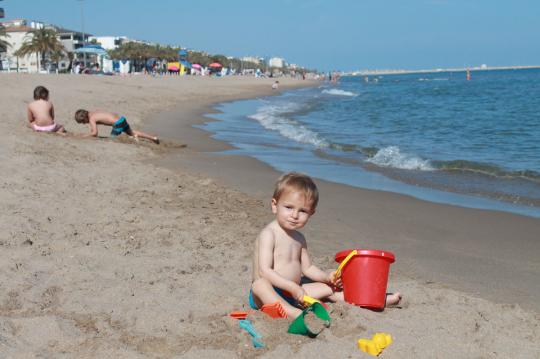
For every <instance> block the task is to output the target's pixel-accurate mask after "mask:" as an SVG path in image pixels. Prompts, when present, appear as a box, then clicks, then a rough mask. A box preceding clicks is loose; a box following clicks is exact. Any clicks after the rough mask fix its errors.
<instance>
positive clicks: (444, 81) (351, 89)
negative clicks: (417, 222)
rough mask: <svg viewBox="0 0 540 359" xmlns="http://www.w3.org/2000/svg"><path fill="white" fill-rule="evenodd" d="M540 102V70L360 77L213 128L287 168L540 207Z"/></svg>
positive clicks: (513, 206)
mask: <svg viewBox="0 0 540 359" xmlns="http://www.w3.org/2000/svg"><path fill="white" fill-rule="evenodd" d="M539 108H540V70H513V71H482V72H479V71H478V72H472V80H471V81H466V80H465V74H464V73H432V74H408V75H393V76H384V77H377V78H370V79H369V81H368V82H366V81H365V80H364V78H359V77H349V78H343V79H341V81H340V83H339V84H337V85H331V84H329V83H321V86H320V87H317V88H309V89H301V90H295V91H291V92H287V93H284V94H283V95H280V96H275V97H269V98H260V99H256V100H247V101H238V102H233V103H226V104H221V105H219V106H218V107H217V109H218V110H220V111H221V113H219V114H215V115H211V117H212V118H216V119H219V120H221V121H217V122H210V123H207V124H205V125H203V126H201V127H202V128H204V129H206V130H208V131H211V132H213V133H215V136H214V137H215V138H217V139H219V140H223V141H226V142H229V143H231V144H233V145H234V146H235V147H236V149H235V150H232V151H229V153H236V154H241V155H247V156H252V157H255V158H257V159H259V160H262V161H264V162H266V163H268V164H270V165H271V166H273V167H275V168H276V169H278V170H280V171H288V170H297V171H302V172H306V173H308V174H311V175H313V176H316V177H319V178H323V179H326V180H330V181H335V182H340V183H345V184H349V185H353V186H357V187H362V188H370V189H379V190H385V191H393V192H398V193H404V194H409V195H412V196H415V197H418V198H421V199H426V200H431V201H435V202H442V203H450V204H457V205H462V206H467V207H475V208H489V209H497V210H503V211H510V212H514V213H521V214H526V215H531V216H535V217H540V145H539V143H540V118H539V116H538V115H537V114H536V110H537V109H539Z"/></svg>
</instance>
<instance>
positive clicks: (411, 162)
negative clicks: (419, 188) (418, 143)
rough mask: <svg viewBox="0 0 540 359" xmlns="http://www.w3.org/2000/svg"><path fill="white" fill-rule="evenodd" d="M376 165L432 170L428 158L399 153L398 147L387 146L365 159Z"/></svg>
mask: <svg viewBox="0 0 540 359" xmlns="http://www.w3.org/2000/svg"><path fill="white" fill-rule="evenodd" d="M367 161H368V162H371V163H373V164H376V165H377V166H381V167H393V168H401V169H406V170H421V171H433V170H434V168H433V167H432V166H431V164H430V162H429V161H428V160H424V159H422V158H419V157H416V156H412V155H408V154H405V153H401V151H400V150H399V147H397V146H389V147H385V148H382V149H380V150H379V151H378V152H377V153H376V154H375V156H373V157H372V158H370V159H368V160H367Z"/></svg>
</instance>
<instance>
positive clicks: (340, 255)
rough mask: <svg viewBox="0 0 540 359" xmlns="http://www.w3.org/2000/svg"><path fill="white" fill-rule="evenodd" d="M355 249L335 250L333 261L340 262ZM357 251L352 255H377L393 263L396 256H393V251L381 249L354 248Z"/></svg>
mask: <svg viewBox="0 0 540 359" xmlns="http://www.w3.org/2000/svg"><path fill="white" fill-rule="evenodd" d="M353 250H355V249H345V250H343V251H340V252H337V253H336V256H335V258H334V259H335V261H336V262H338V263H341V261H343V260H344V259H345V257H347V255H348V254H349V253H350V252H351V251H353ZM356 251H357V252H358V253H357V254H355V255H354V257H358V256H367V257H378V258H383V259H386V260H388V261H389V262H390V263H394V262H395V261H396V257H395V256H394V253H392V252H389V251H385V250H382V249H359V248H358V249H356Z"/></svg>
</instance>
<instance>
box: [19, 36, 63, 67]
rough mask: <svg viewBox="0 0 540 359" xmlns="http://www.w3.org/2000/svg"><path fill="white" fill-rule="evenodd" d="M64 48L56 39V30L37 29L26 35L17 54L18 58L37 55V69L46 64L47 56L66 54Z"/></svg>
mask: <svg viewBox="0 0 540 359" xmlns="http://www.w3.org/2000/svg"><path fill="white" fill-rule="evenodd" d="M64 51H65V50H64V46H63V45H62V43H61V42H60V41H59V40H58V38H57V37H56V30H53V29H45V28H42V29H36V30H32V31H31V32H30V33H28V35H26V38H25V41H24V43H23V44H22V45H21V47H20V48H19V49H18V50H17V51H16V52H15V55H16V56H26V55H29V54H33V53H36V54H37V57H38V62H37V69H38V71H39V70H40V69H41V66H40V64H41V65H44V64H45V59H46V55H50V54H53V53H59V52H64Z"/></svg>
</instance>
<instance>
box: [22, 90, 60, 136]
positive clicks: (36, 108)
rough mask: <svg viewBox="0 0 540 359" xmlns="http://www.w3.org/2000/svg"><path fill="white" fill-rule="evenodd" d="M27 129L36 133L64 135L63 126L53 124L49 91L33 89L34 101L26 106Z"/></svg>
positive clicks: (52, 109)
mask: <svg viewBox="0 0 540 359" xmlns="http://www.w3.org/2000/svg"><path fill="white" fill-rule="evenodd" d="M27 115H28V127H30V128H31V129H33V130H34V131H38V132H60V133H65V132H66V130H65V129H64V126H62V125H59V124H57V123H55V122H54V106H53V104H52V102H50V101H49V90H47V88H45V87H43V86H37V87H36V88H35V89H34V101H33V102H31V103H29V104H28V107H27Z"/></svg>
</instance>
